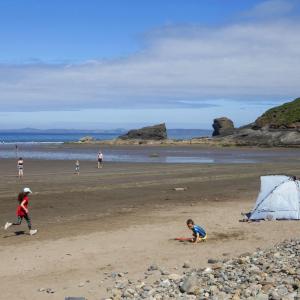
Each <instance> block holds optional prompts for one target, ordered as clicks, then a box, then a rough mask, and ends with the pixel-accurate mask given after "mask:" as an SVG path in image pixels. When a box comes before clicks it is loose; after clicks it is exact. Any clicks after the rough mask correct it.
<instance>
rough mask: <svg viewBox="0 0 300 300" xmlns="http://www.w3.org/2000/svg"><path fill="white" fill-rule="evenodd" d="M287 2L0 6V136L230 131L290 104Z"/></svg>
mask: <svg viewBox="0 0 300 300" xmlns="http://www.w3.org/2000/svg"><path fill="white" fill-rule="evenodd" d="M299 16H300V1H297V0H265V1H258V0H243V1H240V0H226V1H224V0H164V1H161V0H151V1H150V0H126V1H125V0H109V1H108V0H107V1H104V0H75V1H74V0H63V1H62V0H44V1H39V0H3V1H1V2H0V106H1V109H0V129H1V128H3V129H8V128H24V127H35V128H42V129H44V128H75V129H76V128H78V129H112V128H128V129H129V128H132V127H139V126H146V125H151V124H155V123H161V122H166V123H167V127H168V128H203V129H207V128H211V124H212V121H213V119H214V118H216V117H221V116H227V117H229V118H231V119H232V120H233V121H234V123H235V125H236V126H241V125H244V124H247V123H250V122H252V121H254V120H255V119H256V118H257V117H258V116H259V115H260V114H262V113H263V112H264V111H265V110H267V109H269V108H271V107H273V106H275V105H279V104H282V103H284V102H288V101H290V100H293V99H294V98H297V97H299V96H300V85H299V82H300V68H299V67H298V64H299V62H300V35H299V30H300V21H299V20H300V18H299Z"/></svg>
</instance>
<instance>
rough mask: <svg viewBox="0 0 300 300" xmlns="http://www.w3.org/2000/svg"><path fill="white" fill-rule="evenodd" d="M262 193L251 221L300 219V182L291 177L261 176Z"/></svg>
mask: <svg viewBox="0 0 300 300" xmlns="http://www.w3.org/2000/svg"><path fill="white" fill-rule="evenodd" d="M260 181H261V187H260V193H259V195H258V197H257V200H256V205H255V207H254V209H253V210H252V212H251V215H250V218H249V219H250V220H262V219H278V220H282V219H283V220H299V219H300V181H299V180H295V178H293V177H291V176H285V175H270V176H261V177H260Z"/></svg>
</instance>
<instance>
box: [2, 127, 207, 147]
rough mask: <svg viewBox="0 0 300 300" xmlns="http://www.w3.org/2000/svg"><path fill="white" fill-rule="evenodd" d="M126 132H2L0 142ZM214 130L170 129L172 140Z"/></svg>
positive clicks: (114, 135) (47, 140) (74, 138)
mask: <svg viewBox="0 0 300 300" xmlns="http://www.w3.org/2000/svg"><path fill="white" fill-rule="evenodd" d="M123 133H125V131H109V132H104V131H103V132H98V131H80V130H78V131H75V130H74V131H73V130H65V131H64V130H56V131H55V130H46V131H42V130H33V131H30V130H24V131H22V130H17V131H13V130H12V131H9V130H7V131H0V142H1V143H2V144H7V143H13V144H20V143H21V144H24V143H32V144H33V143H65V142H77V141H79V140H80V139H81V138H82V137H84V136H91V137H93V138H94V139H96V140H99V141H101V140H102V141H103V140H111V139H115V138H117V137H118V136H120V135H121V134H123ZM211 134H212V130H207V129H169V130H168V137H169V138H170V139H179V140H180V139H191V138H195V137H203V136H211Z"/></svg>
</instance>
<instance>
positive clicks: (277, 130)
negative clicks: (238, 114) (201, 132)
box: [213, 98, 300, 147]
mask: <svg viewBox="0 0 300 300" xmlns="http://www.w3.org/2000/svg"><path fill="white" fill-rule="evenodd" d="M221 119H223V118H221ZM216 120H219V119H215V120H214V125H215V124H218V122H216ZM229 121H230V120H229ZM227 124H229V123H227ZM229 126H230V125H229ZM216 127H217V126H216ZM214 128H215V126H214ZM215 131H216V130H215ZM229 131H230V129H229ZM227 132H228V131H227ZM213 136H214V137H215V139H217V140H220V141H221V142H222V143H225V144H228V145H238V146H268V147H300V98H297V99H295V100H294V101H292V102H289V103H285V104H283V105H280V106H277V107H274V108H271V109H269V110H268V111H266V112H265V113H264V114H263V115H262V116H260V117H259V118H257V119H256V120H255V122H254V123H251V124H248V125H246V126H243V127H240V128H237V129H234V130H233V131H232V132H231V133H229V134H226V130H225V134H222V130H221V131H220V134H219V135H217V134H215V132H214V134H213Z"/></svg>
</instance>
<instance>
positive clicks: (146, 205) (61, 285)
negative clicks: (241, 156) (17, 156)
mask: <svg viewBox="0 0 300 300" xmlns="http://www.w3.org/2000/svg"><path fill="white" fill-rule="evenodd" d="M241 151H242V150H241ZM279 151H281V150H279ZM282 153H284V151H283V152H282ZM294 154H295V155H294V157H293V159H291V157H288V158H287V159H285V158H284V155H283V157H282V159H277V160H270V161H266V162H260V163H251V164H246V163H244V164H159V163H113V162H111V163H106V164H105V165H104V168H103V169H100V170H98V169H97V168H96V164H95V163H94V162H92V161H84V162H82V163H81V174H80V176H76V175H74V174H73V172H74V162H73V161H71V160H70V161H68V160H26V164H25V177H24V179H23V180H18V178H17V177H16V174H15V173H16V166H15V164H16V163H15V160H12V159H1V169H0V176H1V181H0V222H1V224H3V225H4V223H5V222H6V221H7V220H13V219H14V217H15V209H16V205H17V202H16V195H17V192H18V191H19V190H20V189H21V188H22V187H24V186H29V187H30V188H31V189H32V190H33V192H34V193H33V195H32V197H31V202H30V212H31V216H32V221H33V225H34V227H36V228H38V230H39V232H38V234H37V235H35V236H29V235H28V234H27V228H26V224H22V226H20V227H14V228H10V229H9V230H8V231H4V230H2V231H1V236H0V240H1V242H0V253H1V268H0V277H1V280H0V282H1V283H0V288H1V299H18V300H19V299H26V300H27V299H64V297H66V296H84V297H86V298H87V299H102V298H105V297H106V296H107V291H106V289H107V288H108V287H112V285H113V281H112V279H111V278H110V277H109V276H108V274H111V273H112V272H117V273H118V272H122V273H124V272H128V274H127V275H126V276H128V278H131V279H132V280H133V281H135V280H138V279H143V280H144V281H145V282H147V281H149V282H150V281H154V280H155V276H154V275H153V276H149V277H148V278H146V279H144V276H145V275H144V272H145V271H146V270H147V268H148V266H149V265H150V264H152V263H156V264H158V265H160V266H161V267H163V268H165V269H167V270H169V271H170V272H175V271H176V272H181V267H182V265H183V263H184V262H186V261H189V262H190V263H191V265H192V266H194V267H200V266H201V267H203V266H206V264H207V259H208V258H221V257H233V256H236V255H238V254H241V253H243V252H247V251H253V250H255V249H256V248H257V247H261V248H266V247H268V246H271V245H274V244H275V243H277V242H280V241H283V240H284V239H286V238H295V237H298V238H299V237H300V234H299V232H300V231H299V229H300V223H299V222H295V221H272V222H258V223H241V222H239V219H240V217H241V216H240V213H241V212H242V211H243V212H245V211H248V210H250V209H251V208H252V207H253V205H254V201H255V199H256V196H257V194H258V192H259V188H260V186H259V176H260V175H263V174H294V175H297V176H299V175H300V164H299V162H300V161H299V159H298V158H297V152H295V153H294ZM175 187H184V188H186V190H185V191H175V190H174V188H175ZM190 217H191V218H193V219H195V221H196V222H197V223H199V224H200V225H203V226H204V227H205V228H206V229H207V232H208V241H207V242H206V243H203V244H198V245H191V244H186V243H180V242H176V241H174V240H173V238H175V237H178V236H190V234H191V233H190V232H188V230H187V229H186V226H185V221H186V219H188V218H190ZM23 230H24V231H25V234H23V233H22V231H23ZM16 232H18V234H16ZM176 268H178V269H176ZM41 288H42V291H41V292H40V291H38V290H39V289H41ZM46 288H51V289H53V291H55V293H52V294H48V293H46V292H44V291H43V289H46Z"/></svg>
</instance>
